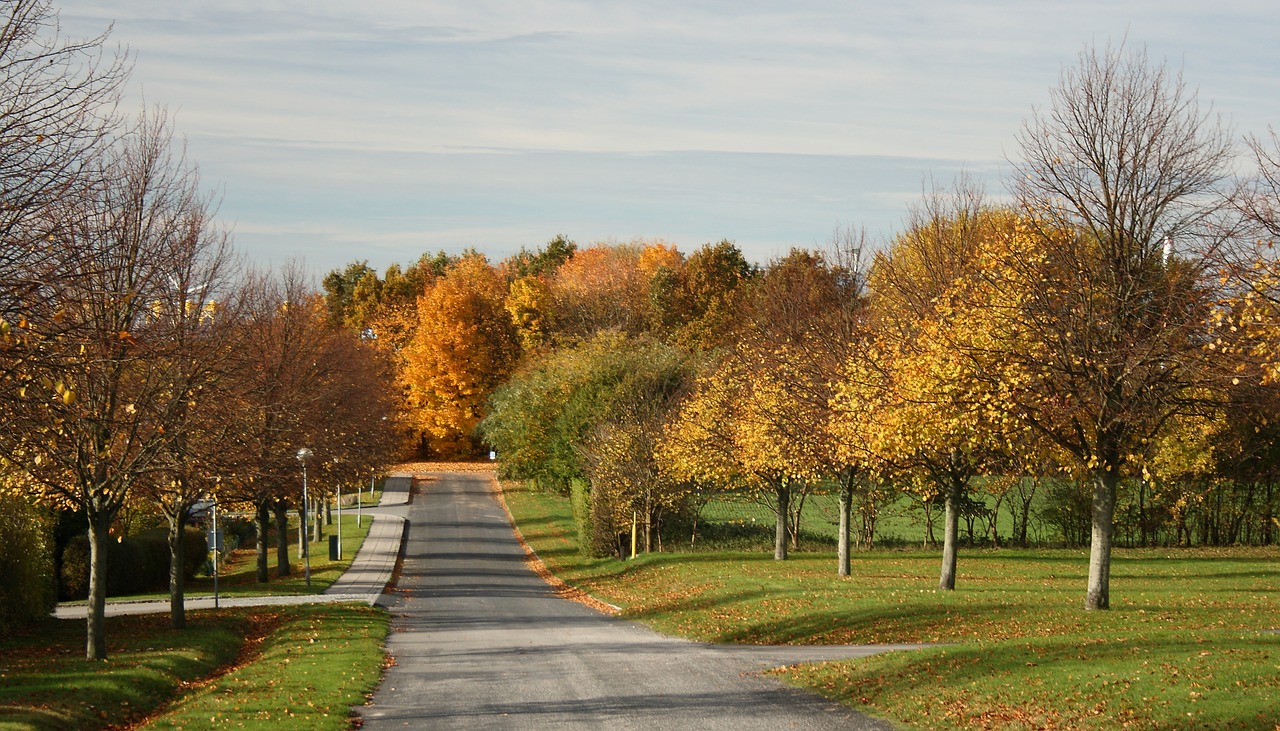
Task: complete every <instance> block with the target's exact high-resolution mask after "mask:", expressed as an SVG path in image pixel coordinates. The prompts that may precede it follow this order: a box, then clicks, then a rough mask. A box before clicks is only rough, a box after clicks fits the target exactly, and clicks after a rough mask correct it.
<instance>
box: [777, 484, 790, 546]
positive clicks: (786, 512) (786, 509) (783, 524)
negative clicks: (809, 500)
mask: <svg viewBox="0 0 1280 731" xmlns="http://www.w3.org/2000/svg"><path fill="white" fill-rule="evenodd" d="M774 491H775V495H776V496H777V498H778V515H777V522H776V523H775V526H774V531H773V560H775V561H786V560H787V545H788V543H789V539H790V536H789V535H788V531H787V518H788V517H789V516H790V511H791V485H790V484H788V483H787V481H786V480H779V481H778V482H777V484H775V485H774Z"/></svg>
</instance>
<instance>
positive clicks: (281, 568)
mask: <svg viewBox="0 0 1280 731" xmlns="http://www.w3.org/2000/svg"><path fill="white" fill-rule="evenodd" d="M275 513H276V576H288V575H289V506H288V504H287V503H285V502H284V501H283V500H277V501H276V504H275ZM298 532H299V533H301V532H302V529H301V528H299V529H298Z"/></svg>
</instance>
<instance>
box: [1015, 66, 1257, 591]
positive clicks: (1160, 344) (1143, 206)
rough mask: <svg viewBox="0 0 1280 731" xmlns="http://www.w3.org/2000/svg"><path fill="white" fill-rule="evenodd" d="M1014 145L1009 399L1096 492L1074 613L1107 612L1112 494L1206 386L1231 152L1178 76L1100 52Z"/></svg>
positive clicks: (1064, 82)
mask: <svg viewBox="0 0 1280 731" xmlns="http://www.w3.org/2000/svg"><path fill="white" fill-rule="evenodd" d="M1018 142H1019V145H1020V148H1021V157H1022V159H1021V161H1019V162H1016V163H1015V167H1016V173H1017V174H1016V176H1015V178H1014V183H1013V192H1014V193H1015V195H1016V196H1017V199H1018V201H1019V204H1020V206H1021V208H1022V210H1023V211H1024V212H1025V214H1026V216H1027V218H1028V219H1029V220H1030V221H1032V222H1034V223H1035V224H1036V228H1037V230H1036V231H1035V234H1036V236H1037V237H1038V239H1039V245H1038V247H1037V248H1036V249H1035V255H1034V256H1023V257H1018V256H1010V257H1008V258H1007V260H1006V261H1005V262H1004V265H1005V271H1004V272H1003V273H997V274H996V275H994V276H996V277H997V279H999V278H1001V277H1008V278H1007V279H1004V280H1002V281H997V282H995V283H994V284H995V285H996V287H1004V288H1012V287H1021V288H1022V299H1021V302H1020V303H1019V305H1018V306H1017V307H1015V308H1010V309H1008V310H1005V311H1004V313H1003V314H1001V315H999V316H1001V317H1005V318H1006V320H1007V321H1005V322H1003V323H1002V325H1001V328H1003V329H1005V330H1007V331H1008V332H1011V333H1015V334H1016V335H1017V337H1019V338H1021V339H1022V340H1023V342H1024V343H1025V344H1026V347H1022V348H1015V349H1014V350H1013V351H1012V352H1011V353H1008V354H1006V355H1005V356H1004V357H1005V358H1006V359H1009V360H1011V361H1012V362H1014V364H1015V365H1017V366H1018V367H1020V368H1022V369H1023V370H1024V373H1026V374H1027V377H1028V378H1029V379H1030V381H1029V382H1030V383H1031V384H1033V386H1032V387H1028V388H1025V389H1021V390H1019V391H1017V392H1016V393H1014V394H1012V398H1013V399H1014V401H1015V402H1016V403H1015V407H1016V408H1017V409H1018V410H1019V411H1020V413H1021V416H1022V418H1023V419H1024V420H1025V421H1026V422H1027V423H1029V424H1030V425H1032V426H1033V427H1035V428H1036V429H1038V430H1039V431H1041V432H1042V433H1043V434H1044V435H1045V436H1046V437H1048V438H1049V439H1051V440H1052V441H1053V442H1054V443H1055V444H1056V445H1058V447H1060V448H1061V449H1063V450H1064V451H1066V452H1067V453H1069V454H1070V455H1072V457H1073V458H1074V460H1075V462H1076V465H1077V467H1078V468H1079V469H1081V470H1082V471H1084V472H1086V473H1088V474H1089V475H1090V477H1091V479H1092V483H1093V508H1092V516H1093V517H1092V523H1093V529H1092V541H1091V548H1090V559H1089V579H1088V590H1087V594H1086V598H1085V607H1086V608H1088V609H1106V608H1108V607H1109V606H1110V588H1109V581H1110V579H1109V577H1110V565H1111V546H1112V531H1113V518H1114V511H1115V503H1116V487H1117V484H1118V483H1119V480H1120V478H1121V475H1122V474H1123V472H1124V471H1125V470H1126V469H1127V468H1130V467H1132V466H1133V462H1134V460H1135V459H1136V458H1140V455H1142V454H1143V453H1144V451H1145V447H1144V445H1146V444H1148V443H1149V440H1151V438H1152V437H1154V436H1155V435H1156V434H1157V433H1159V432H1160V431H1161V430H1162V429H1163V428H1164V426H1165V424H1166V423H1167V422H1168V420H1169V419H1170V418H1172V417H1173V416H1174V415H1176V414H1178V413H1181V412H1183V411H1184V410H1186V409H1188V408H1191V407H1192V404H1191V402H1190V399H1189V398H1188V396H1189V394H1190V393H1191V392H1192V391H1193V390H1194V388H1195V387H1196V386H1197V385H1198V384H1202V383H1203V379H1204V378H1205V377H1206V376H1205V374H1206V373H1207V372H1208V371H1207V366H1208V365H1209V364H1208V363H1207V362H1206V361H1207V358H1206V351H1205V350H1204V348H1203V347H1202V345H1203V344H1204V338H1203V337H1202V332H1203V328H1204V327H1205V324H1206V322H1207V321H1208V317H1209V311H1208V310H1209V308H1210V306H1211V302H1212V300H1213V291H1212V284H1211V281H1210V279H1211V278H1210V274H1211V271H1210V268H1211V266H1210V265H1211V263H1212V257H1213V255H1214V254H1215V252H1216V250H1217V248H1218V246H1219V244H1220V243H1221V241H1222V240H1223V237H1224V236H1225V235H1226V233H1227V232H1225V231H1224V230H1223V229H1222V228H1220V227H1219V225H1218V224H1219V223H1220V222H1219V221H1218V220H1217V219H1218V215H1219V214H1220V213H1221V212H1222V211H1223V210H1224V202H1225V197H1224V195H1223V193H1224V188H1225V185H1226V183H1227V181H1228V177H1227V176H1228V171H1229V167H1230V164H1231V160H1232V142H1231V137H1230V134H1229V132H1228V131H1227V130H1225V129H1224V128H1223V126H1222V125H1221V124H1220V123H1219V122H1217V121H1216V120H1215V119H1213V118H1212V117H1211V116H1210V115H1209V114H1208V113H1206V112H1202V111H1201V109H1200V107H1199V104H1198V102H1197V98H1196V94H1195V93H1194V92H1193V91H1191V90H1188V89H1187V87H1186V85H1185V84H1184V82H1183V80H1182V78H1181V75H1180V74H1178V73H1175V72H1173V71H1170V70H1169V68H1168V67H1167V66H1166V65H1165V64H1163V63H1161V64H1152V63H1150V62H1149V61H1148V59H1147V56H1146V53H1145V52H1143V51H1125V50H1124V49H1123V48H1115V47H1111V46H1108V47H1106V48H1105V49H1097V48H1088V49H1086V50H1085V51H1083V52H1082V53H1081V54H1080V59H1079V65H1078V66H1077V67H1075V68H1070V69H1067V70H1065V71H1064V72H1063V73H1062V76H1061V78H1060V80H1059V83H1058V86H1057V87H1056V88H1055V89H1053V90H1052V91H1051V104H1050V106H1049V108H1048V109H1046V110H1041V111H1037V112H1035V113H1034V114H1033V115H1032V117H1031V118H1030V119H1029V120H1028V121H1027V122H1026V123H1025V125H1024V127H1023V130H1022V132H1021V134H1020V135H1019V137H1018ZM1166 242H1171V244H1172V246H1167V245H1166ZM1167 249H1168V253H1166V250H1167Z"/></svg>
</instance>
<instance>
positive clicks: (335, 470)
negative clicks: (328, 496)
mask: <svg viewBox="0 0 1280 731" xmlns="http://www.w3.org/2000/svg"><path fill="white" fill-rule="evenodd" d="M340 461H341V460H340V459H338V458H337V457H334V458H333V477H334V482H336V483H337V490H338V560H339V561H341V560H342V477H341V476H339V475H338V463H339V462H340Z"/></svg>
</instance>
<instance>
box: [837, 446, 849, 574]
mask: <svg viewBox="0 0 1280 731" xmlns="http://www.w3.org/2000/svg"><path fill="white" fill-rule="evenodd" d="M843 478H844V479H842V480H841V481H840V535H839V537H838V538H837V544H838V547H837V552H836V573H837V574H838V575H840V576H848V575H849V574H850V573H851V569H852V567H851V566H850V558H849V532H850V526H849V523H850V521H851V519H852V516H853V472H852V471H849V472H847V473H846V474H845V475H843Z"/></svg>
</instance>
